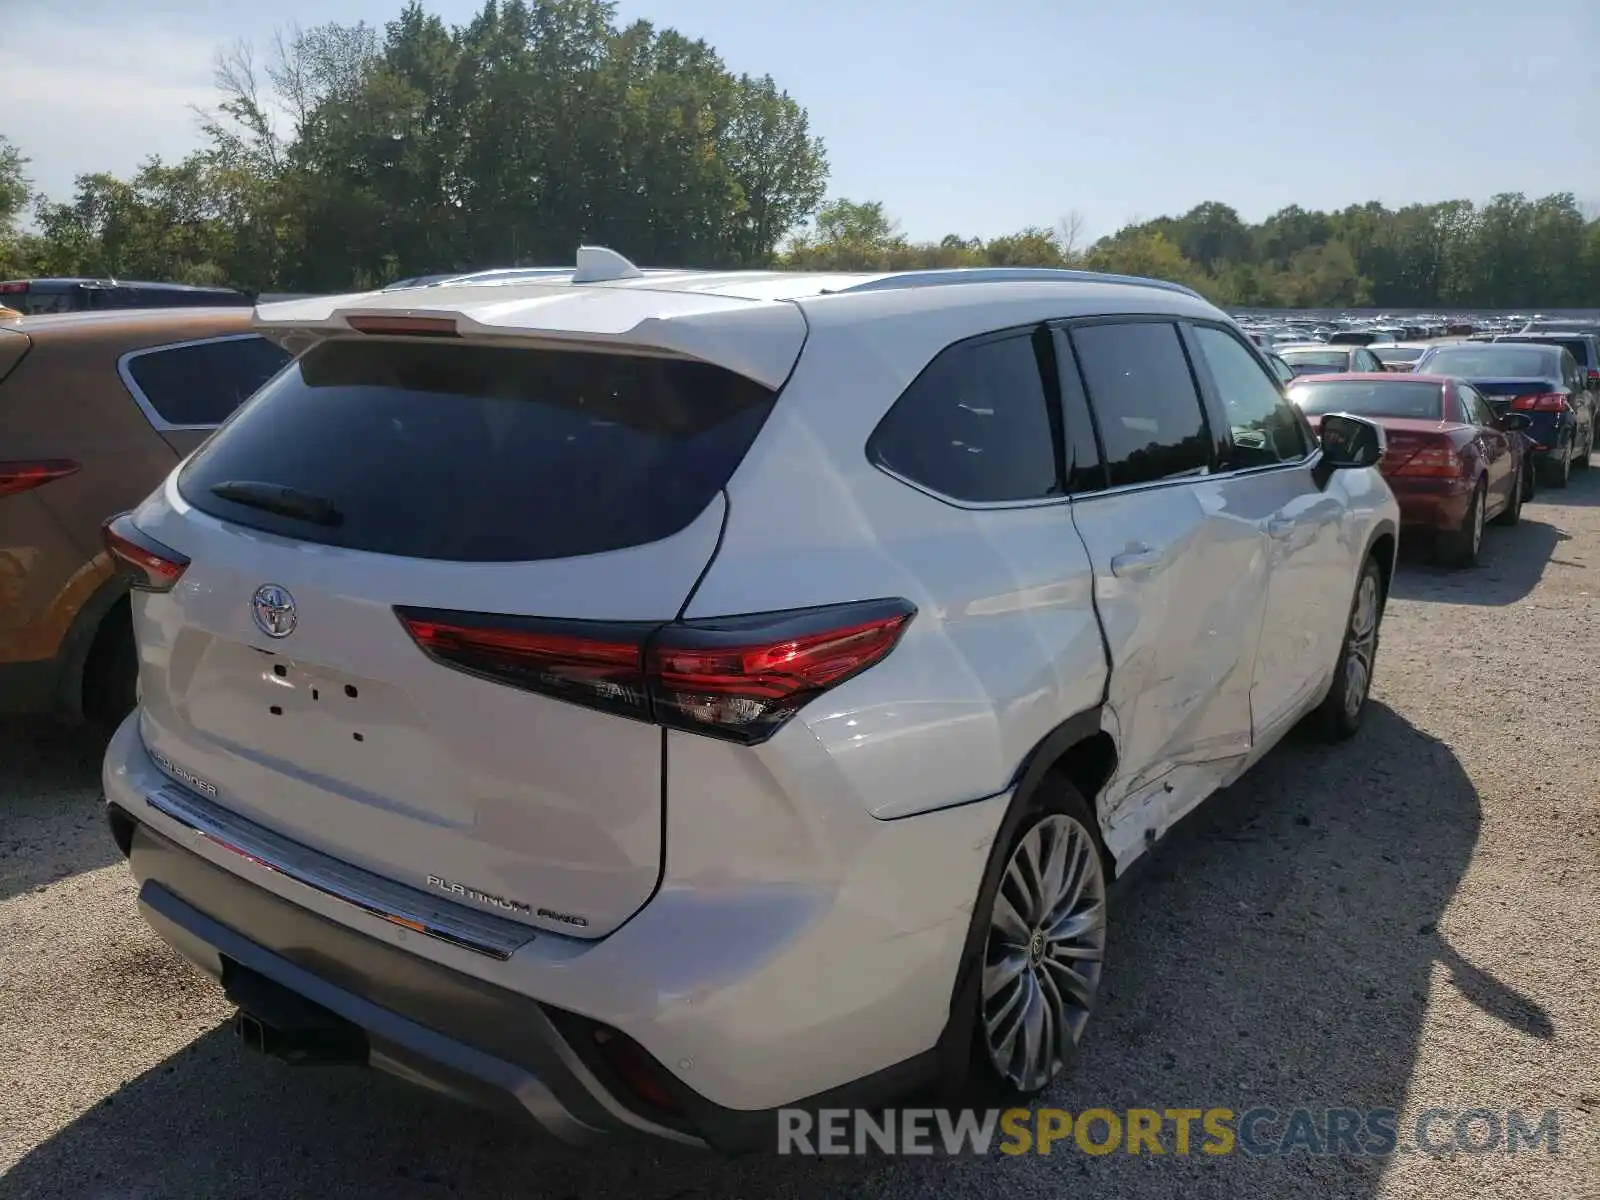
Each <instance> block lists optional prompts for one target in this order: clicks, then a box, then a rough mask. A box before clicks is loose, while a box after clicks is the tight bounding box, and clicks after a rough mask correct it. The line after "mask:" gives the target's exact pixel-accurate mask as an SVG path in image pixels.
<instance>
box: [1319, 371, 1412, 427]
mask: <svg viewBox="0 0 1600 1200" xmlns="http://www.w3.org/2000/svg"><path fill="white" fill-rule="evenodd" d="M1289 399H1291V400H1293V401H1294V402H1295V403H1296V404H1298V405H1299V406H1300V410H1301V411H1302V412H1304V413H1305V414H1306V415H1307V416H1312V417H1316V416H1321V415H1322V414H1324V413H1332V412H1343V413H1352V414H1354V415H1355V416H1358V417H1410V418H1413V419H1415V420H1419V421H1439V420H1443V419H1444V393H1443V390H1442V389H1441V388H1440V387H1439V385H1438V384H1437V383H1418V382H1414V381H1409V380H1396V381H1395V382H1393V383H1390V382H1388V381H1387V380H1384V381H1375V380H1343V379H1338V380H1329V381H1328V382H1327V383H1297V384H1295V386H1294V387H1292V388H1290V389H1289Z"/></svg>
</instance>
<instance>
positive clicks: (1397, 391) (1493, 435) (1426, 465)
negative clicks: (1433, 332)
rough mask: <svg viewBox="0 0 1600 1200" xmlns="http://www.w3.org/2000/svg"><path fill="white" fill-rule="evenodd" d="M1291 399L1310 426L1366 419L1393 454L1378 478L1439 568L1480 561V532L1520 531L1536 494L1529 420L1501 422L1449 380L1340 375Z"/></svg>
mask: <svg viewBox="0 0 1600 1200" xmlns="http://www.w3.org/2000/svg"><path fill="white" fill-rule="evenodd" d="M1289 398H1290V399H1291V400H1293V401H1294V402H1295V403H1296V404H1298V405H1299V406H1300V409H1301V411H1302V412H1304V413H1305V414H1306V416H1307V417H1308V418H1309V419H1310V421H1311V423H1312V425H1314V426H1320V425H1321V421H1320V419H1319V418H1321V417H1323V416H1325V415H1326V414H1328V413H1336V412H1342V413H1350V414H1351V415H1352V416H1358V417H1367V418H1369V419H1371V420H1373V421H1376V422H1377V423H1378V424H1379V425H1381V426H1382V427H1383V431H1384V434H1385V436H1386V437H1387V439H1388V450H1387V451H1386V453H1385V454H1384V456H1383V461H1382V462H1380V463H1379V464H1378V470H1379V471H1381V472H1382V473H1383V477H1384V478H1385V479H1386V480H1388V482H1389V487H1390V488H1391V489H1392V490H1393V491H1394V495H1395V499H1396V500H1398V501H1399V502H1400V520H1401V524H1402V526H1403V527H1404V528H1405V529H1409V530H1411V531H1412V532H1413V533H1420V534H1422V535H1423V536H1426V537H1428V538H1430V539H1431V540H1432V541H1433V544H1434V548H1435V552H1436V553H1437V555H1438V557H1439V558H1440V560H1441V561H1443V562H1445V563H1448V564H1449V565H1451V566H1457V567H1469V566H1472V565H1473V564H1474V563H1476V562H1477V561H1478V551H1479V549H1480V547H1481V546H1482V544H1483V525H1484V522H1485V521H1489V520H1493V521H1497V522H1499V523H1500V524H1502V525H1515V524H1516V523H1517V521H1518V519H1519V518H1520V517H1521V515H1522V502H1523V501H1524V500H1526V499H1527V498H1528V497H1529V496H1531V495H1532V494H1533V469H1532V465H1531V462H1532V460H1531V458H1530V453H1531V448H1530V447H1531V443H1529V441H1528V439H1527V438H1526V437H1524V436H1523V433H1522V431H1523V430H1524V429H1526V428H1527V427H1528V424H1529V418H1528V416H1527V414H1526V413H1520V412H1508V413H1506V414H1505V415H1503V416H1496V415H1495V412H1494V409H1493V408H1491V407H1490V405H1489V402H1488V401H1487V400H1485V399H1484V398H1483V396H1482V395H1481V394H1480V393H1479V392H1478V391H1477V390H1476V389H1475V388H1473V386H1472V385H1471V384H1469V383H1467V382H1466V381H1464V380H1461V379H1453V378H1450V377H1448V376H1444V375H1394V374H1388V373H1385V374H1381V375H1379V374H1367V373H1364V374H1340V375H1317V376H1313V377H1310V378H1302V379H1299V380H1296V381H1295V383H1294V385H1293V386H1291V387H1290V388H1289Z"/></svg>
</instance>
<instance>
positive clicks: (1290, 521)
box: [1267, 517, 1299, 538]
mask: <svg viewBox="0 0 1600 1200" xmlns="http://www.w3.org/2000/svg"><path fill="white" fill-rule="evenodd" d="M1297 524H1299V522H1297V521H1296V520H1295V519H1294V518H1293V517H1272V518H1270V519H1269V520H1268V521H1267V532H1268V533H1269V534H1271V535H1272V536H1273V537H1275V538H1285V537H1288V536H1289V535H1290V534H1291V533H1293V532H1294V530H1295V526H1296V525H1297Z"/></svg>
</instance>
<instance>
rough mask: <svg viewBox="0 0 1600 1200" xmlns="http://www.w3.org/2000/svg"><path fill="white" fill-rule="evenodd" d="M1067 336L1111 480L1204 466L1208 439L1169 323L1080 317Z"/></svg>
mask: <svg viewBox="0 0 1600 1200" xmlns="http://www.w3.org/2000/svg"><path fill="white" fill-rule="evenodd" d="M1072 344H1073V347H1074V348H1075V349H1076V351H1077V357H1078V367H1079V369H1080V370H1081V371H1082V372H1083V382H1084V385H1085V386H1086V387H1087V388H1088V391H1089V403H1090V404H1091V405H1092V406H1093V408H1094V412H1095V416H1096V417H1097V418H1098V423H1099V426H1100V440H1101V442H1102V443H1103V445H1104V447H1105V457H1106V466H1107V469H1108V471H1109V474H1110V482H1111V486H1112V487H1123V486H1126V485H1128V484H1133V483H1150V482H1153V481H1155V480H1158V479H1170V478H1172V477H1174V476H1179V475H1198V474H1202V473H1204V472H1205V471H1207V470H1209V469H1210V466H1211V439H1210V435H1209V433H1208V432H1207V429H1206V423H1205V415H1204V411H1203V410H1202V408H1201V406H1200V393H1199V392H1198V391H1197V390H1196V389H1195V383H1194V376H1193V375H1191V374H1190V372H1189V360H1188V358H1187V357H1185V355H1184V353H1183V344H1182V342H1180V341H1179V339H1178V330H1177V327H1176V326H1174V325H1169V324H1166V323H1165V322H1158V321H1141V322H1137V323H1130V324H1126V325H1084V326H1079V327H1077V328H1075V329H1073V330H1072Z"/></svg>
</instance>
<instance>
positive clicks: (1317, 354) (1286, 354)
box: [1278, 350, 1350, 371]
mask: <svg viewBox="0 0 1600 1200" xmlns="http://www.w3.org/2000/svg"><path fill="white" fill-rule="evenodd" d="M1278 353H1279V354H1280V355H1281V357H1282V358H1283V361H1284V362H1286V363H1288V364H1289V366H1290V367H1291V368H1293V369H1294V370H1296V371H1298V370H1299V369H1300V368H1301V367H1323V368H1325V369H1327V370H1329V371H1342V370H1344V369H1345V368H1346V367H1347V366H1349V365H1350V352H1349V351H1348V350H1280V351H1279V352H1278Z"/></svg>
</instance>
